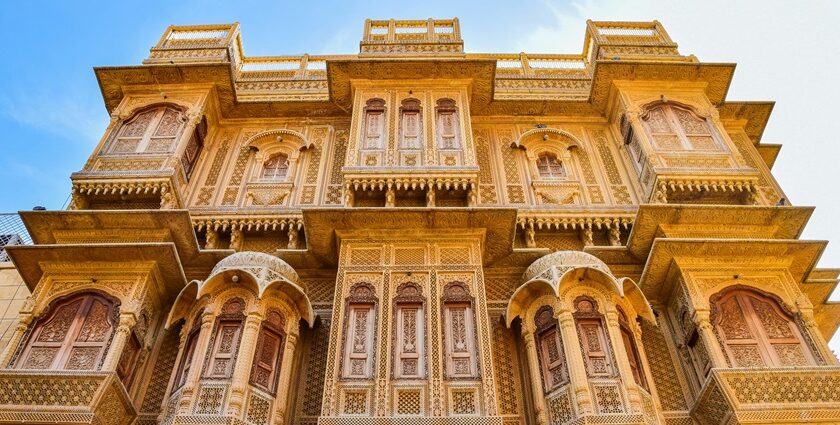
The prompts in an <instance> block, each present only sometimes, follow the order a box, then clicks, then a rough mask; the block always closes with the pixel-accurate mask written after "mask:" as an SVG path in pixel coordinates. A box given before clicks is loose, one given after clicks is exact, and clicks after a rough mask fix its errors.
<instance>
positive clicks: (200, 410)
mask: <svg viewBox="0 0 840 425" xmlns="http://www.w3.org/2000/svg"><path fill="white" fill-rule="evenodd" d="M734 69H735V65H734V64H727V63H706V62H701V61H699V60H698V59H697V58H696V57H694V56H692V55H684V54H682V53H680V52H679V51H678V49H677V44H676V43H674V42H673V41H672V40H671V39H670V38H669V36H668V34H667V33H666V31H665V29H664V28H663V27H662V25H661V24H660V23H658V22H591V21H590V22H588V23H587V30H586V34H585V39H584V44H583V49H582V53H580V54H564V55H531V54H526V53H519V54H472V53H465V52H464V45H463V41H462V39H461V35H460V29H459V23H458V20H457V19H454V20H432V19H430V20H418V21H395V20H385V21H376V20H368V21H366V22H365V24H364V32H363V38H362V41H361V43H360V50H359V53H358V54H355V55H336V56H310V55H303V56H281V57H250V56H247V55H246V54H245V52H244V50H243V43H242V41H241V38H240V31H239V25H238V24H233V25H208V26H190V27H175V26H172V27H169V28H168V29H166V31H165V32H164V34H163V36H162V37H161V38H160V40H159V41H158V42H157V44H156V45H155V46H154V47H153V48H152V49H151V53H150V55H149V57H148V58H147V59H145V60H144V61H143V64H142V65H136V66H120V67H103V68H96V69H95V72H96V77H97V79H98V81H99V85H100V88H101V91H102V95H103V98H104V101H105V106H106V108H107V111H108V113H110V116H111V122H110V125H109V126H108V128H107V129H106V130H105V132H104V135H103V136H102V139H101V141H100V143H99V144H98V145H97V147H96V149H95V150H94V152H93V153H92V154H91V156H90V159H89V160H88V161H87V163H85V164H84V165H83V166H82V167H81V170H80V171H78V172H76V173H73V174H72V175H71V176H70V179H71V181H72V201H71V204H70V208H69V209H68V210H67V211H31V212H23V213H21V217H22V220H23V222H24V223H25V225H26V229H27V230H28V232H27V233H28V237H31V239H32V241H33V244H31V245H25V244H23V245H15V246H7V247H6V248H5V255H8V258H9V259H10V261H11V263H7V264H10V265H8V266H1V267H0V289H2V290H3V294H4V297H6V298H4V299H6V301H3V302H4V303H7V304H8V305H10V306H13V308H12V307H10V308H12V314H13V315H12V316H10V315H8V314H7V316H6V318H5V320H6V322H8V323H5V325H4V329H5V330H6V333H5V335H6V336H5V339H4V340H3V343H4V345H5V349H4V350H3V352H2V355H0V423H9V424H10V423H24V422H26V423H62V424H87V423H92V424H126V425H127V424H131V423H135V424H138V425H148V424H158V423H160V424H167V425H180V424H184V425H187V424H190V425H199V424H251V425H268V424H305V425H316V424H317V425H374V424H376V425H380V424H381V425H387V424H395V425H397V424H399V425H426V424H428V425H447V424H451V425H460V424H463V425H549V424H550V425H561V424H673V425H676V424H680V425H683V424H685V425H687V424H746V423H750V424H769V423H774V424H775V423H814V422H821V423H834V424H837V423H840V366H838V360H837V358H836V357H835V356H834V354H833V353H832V352H831V351H830V350H829V348H828V345H827V343H826V341H827V340H828V339H830V337H831V336H832V335H833V333H834V332H835V330H836V328H837V325H838V321H840V309H838V306H837V305H834V304H831V303H828V302H827V298H828V295H829V294H830V293H831V291H832V290H833V288H834V286H835V284H836V283H837V275H838V272H840V270H836V269H819V268H816V263H817V260H818V259H819V256H820V254H821V253H822V251H823V249H824V248H825V245H826V243H825V242H823V241H808V240H800V239H799V235H800V234H801V231H802V229H803V227H804V226H805V224H806V222H807V221H808V218H809V216H810V214H811V211H812V208H810V207H800V206H791V205H790V203H789V202H788V201H787V197H786V195H785V194H784V192H783V191H782V188H780V187H779V185H778V184H777V182H776V181H775V179H774V178H773V176H772V174H771V173H770V169H771V167H772V166H773V162H774V161H775V159H776V156H777V154H778V152H779V145H772V144H764V143H761V136H762V132H763V129H764V127H765V124H766V123H767V120H768V117H769V115H770V112H771V110H772V106H773V104H772V103H771V102H739V101H730V100H727V99H726V94H727V89H728V88H729V84H730V82H731V80H732V76H733V72H734ZM11 264H13V267H12V266H11ZM18 275H19V277H18ZM17 279H20V281H21V282H23V284H25V286H26V287H25V288H23V289H22V291H23V292H21V291H20V290H17V289H15V290H11V289H7V288H15V283H14V282H16V281H17ZM30 291H31V295H29V293H30ZM9 294H13V295H9ZM21 294H23V295H21ZM18 310H19V314H18ZM10 317H12V318H10Z"/></svg>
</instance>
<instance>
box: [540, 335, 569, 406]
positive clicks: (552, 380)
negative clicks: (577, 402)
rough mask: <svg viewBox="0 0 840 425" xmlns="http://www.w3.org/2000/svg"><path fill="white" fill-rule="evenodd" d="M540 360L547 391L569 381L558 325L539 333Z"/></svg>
mask: <svg viewBox="0 0 840 425" xmlns="http://www.w3.org/2000/svg"><path fill="white" fill-rule="evenodd" d="M538 343H539V350H540V351H539V360H540V365H541V366H542V376H543V384H544V387H545V391H546V392H549V391H552V390H554V389H557V388H558V387H560V386H561V385H563V384H565V383H567V382H568V375H567V372H566V359H565V357H566V356H565V353H564V352H563V341H562V339H561V338H560V332H558V330H557V326H556V325H553V326H551V327H549V328H547V329H545V330H543V331H541V332H540V333H539V335H538Z"/></svg>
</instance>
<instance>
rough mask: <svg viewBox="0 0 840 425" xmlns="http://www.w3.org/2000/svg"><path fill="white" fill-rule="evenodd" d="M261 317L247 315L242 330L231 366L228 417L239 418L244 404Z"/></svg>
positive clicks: (255, 312) (254, 313) (256, 314)
mask: <svg viewBox="0 0 840 425" xmlns="http://www.w3.org/2000/svg"><path fill="white" fill-rule="evenodd" d="M262 319H263V318H262V315H261V314H260V313H259V312H258V311H252V312H250V313H248V317H246V318H245V326H244V327H243V329H242V340H241V341H240V342H239V351H238V353H237V355H236V363H235V364H234V366H233V374H232V375H233V377H232V378H231V382H230V398H229V399H228V407H227V412H228V415H231V416H234V417H239V416H240V414H241V413H242V407H243V406H244V404H245V391H246V390H247V389H248V379H249V378H250V376H251V365H252V364H253V362H254V351H255V350H256V349H257V336H258V334H259V332H260V323H262Z"/></svg>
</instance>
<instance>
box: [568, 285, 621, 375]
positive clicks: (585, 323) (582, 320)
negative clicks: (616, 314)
mask: <svg viewBox="0 0 840 425" xmlns="http://www.w3.org/2000/svg"><path fill="white" fill-rule="evenodd" d="M584 301H586V302H589V303H590V304H591V308H581V306H582V305H583V304H582V302H584ZM574 306H575V312H574V314H573V317H574V319H575V329H576V331H577V335H578V343H579V344H580V351H581V354H582V355H583V363H584V366H585V368H586V375H587V376H588V377H589V378H595V379H597V378H613V377H616V376H618V368H617V367H616V362H615V352H614V351H613V350H614V348H613V346H612V343H611V341H610V336H609V332H607V328H606V321H605V320H604V317H603V315H602V314H601V313H600V312H599V311H600V310H599V309H598V302H597V301H595V300H594V299H593V298H591V297H588V296H586V295H581V296H579V297H577V298H576V299H575V301H574ZM589 327H592V328H594V329H595V333H596V337H597V338H598V342H599V345H600V348H601V349H600V350H591V349H590V347H589V344H588V343H587V342H588V341H589V339H588V336H587V333H586V328H589ZM599 358H600V359H603V361H604V365H605V366H606V368H607V369H608V370H607V371H606V372H597V371H596V370H595V367H594V365H593V359H599Z"/></svg>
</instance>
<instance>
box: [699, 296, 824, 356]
mask: <svg viewBox="0 0 840 425" xmlns="http://www.w3.org/2000/svg"><path fill="white" fill-rule="evenodd" d="M733 299H734V300H735V302H736V303H737V305H738V307H739V309H740V312H741V315H742V317H743V319H744V321H745V324H746V326H747V330H748V331H749V332H750V334H751V337H752V338H737V339H736V338H727V336H726V332H725V330H724V329H723V328H722V327H721V322H722V321H723V320H724V318H723V315H722V314H721V309H722V305H723V303H725V302H727V301H729V300H733ZM752 300H757V301H758V302H762V303H767V304H769V305H770V307H771V309H772V310H773V311H772V313H774V314H776V315H777V316H778V317H779V318H781V319H783V320H785V321H786V323H787V325H788V329H789V331H790V333H791V336H790V337H787V338H781V337H776V338H773V337H771V336H770V335H769V334H768V332H767V329H765V327H764V325H763V323H762V321H761V318H759V317H758V316H759V313H758V312H757V311H756V308H755V305H754V304H753V303H752ZM711 302H712V316H711V320H712V324H713V327H714V330H715V334H716V336H717V338H718V340H719V341H720V345H721V348H722V349H723V352H724V355H725V356H726V358H727V360H728V361H729V363H730V364H731V365H732V366H733V367H754V366H741V365H739V364H737V357H736V355H735V354H734V352H733V346H749V345H754V346H755V347H756V349H757V351H758V353H759V355H760V357H761V360H762V363H763V367H765V368H778V367H796V366H798V365H784V364H782V361H781V358H780V357H779V354H778V352H777V351H776V346H777V345H797V346H798V347H799V349H800V351H801V352H802V355H803V358H804V360H805V361H806V363H807V365H805V366H816V365H818V364H819V362H818V358H817V356H816V354H815V353H814V352H813V351H812V349H811V347H810V345H809V344H808V341H807V339H806V338H805V335H806V334H805V331H804V330H803V329H801V327H800V325H799V324H798V323H797V322H796V320H795V316H794V314H793V313H792V312H791V310H790V309H789V308H787V306H785V305H784V303H783V302H782V301H781V300H780V299H778V297H775V296H773V295H772V294H767V293H763V292H759V291H756V290H752V289H750V288H741V287H737V288H734V289H730V290H727V291H724V292H722V293H720V294H718V295H716V296H714V297H712V300H711Z"/></svg>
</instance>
